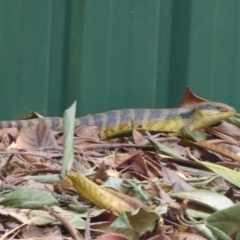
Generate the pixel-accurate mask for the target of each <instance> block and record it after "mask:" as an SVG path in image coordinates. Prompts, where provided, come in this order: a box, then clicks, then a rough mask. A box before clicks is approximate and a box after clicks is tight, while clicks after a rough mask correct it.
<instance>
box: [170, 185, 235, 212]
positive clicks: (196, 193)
mask: <svg viewBox="0 0 240 240" xmlns="http://www.w3.org/2000/svg"><path fill="white" fill-rule="evenodd" d="M170 196H171V197H173V198H178V199H186V198H187V199H188V200H189V201H190V202H195V203H198V204H199V205H200V206H201V205H203V206H207V207H209V208H211V209H213V210H214V211H217V210H222V209H225V208H228V207H231V206H233V205H234V204H233V202H232V201H231V200H230V199H229V198H227V197H226V196H224V195H222V194H219V193H216V192H212V191H209V190H205V189H197V190H193V191H186V192H174V193H170Z"/></svg>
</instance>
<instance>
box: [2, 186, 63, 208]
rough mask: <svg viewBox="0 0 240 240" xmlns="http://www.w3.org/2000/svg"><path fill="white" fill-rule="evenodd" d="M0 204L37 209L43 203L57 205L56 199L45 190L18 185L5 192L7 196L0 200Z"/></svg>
mask: <svg viewBox="0 0 240 240" xmlns="http://www.w3.org/2000/svg"><path fill="white" fill-rule="evenodd" d="M0 204H1V205H4V206H11V207H15V208H16V207H19V208H29V209H39V208H41V207H42V205H43V204H44V205H47V206H54V205H58V201H57V200H56V199H55V198H54V197H53V196H52V194H51V193H49V192H47V191H44V190H39V189H33V188H25V187H19V188H17V189H15V190H14V191H12V192H11V193H9V194H7V196H6V197H5V198H4V199H2V200H1V201H0Z"/></svg>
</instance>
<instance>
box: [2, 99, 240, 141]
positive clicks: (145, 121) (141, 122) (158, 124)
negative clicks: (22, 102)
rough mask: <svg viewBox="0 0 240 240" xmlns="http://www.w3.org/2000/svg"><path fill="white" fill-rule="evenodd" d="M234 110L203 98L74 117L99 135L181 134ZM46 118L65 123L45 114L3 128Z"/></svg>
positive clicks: (53, 125)
mask: <svg viewBox="0 0 240 240" xmlns="http://www.w3.org/2000/svg"><path fill="white" fill-rule="evenodd" d="M234 114H235V110H234V109H233V108H232V107H230V106H228V105H226V104H222V103H214V102H203V103H197V104H195V105H193V106H191V107H188V108H175V109H124V110H113V111H109V112H105V113H99V114H94V115H88V116H85V117H81V118H76V119H75V125H96V126H98V127H99V128H100V138H101V139H106V138H108V137H114V136H118V135H120V134H124V133H129V132H131V131H132V129H133V128H136V129H139V130H147V131H154V132H170V133H172V134H174V135H176V136H181V134H182V129H183V128H184V127H187V128H188V130H189V131H191V132H193V131H196V130H198V129H201V128H204V127H208V126H210V125H213V124H215V123H217V122H219V121H221V120H224V119H227V118H229V117H231V116H233V115H234ZM41 121H44V122H46V124H47V125H48V126H49V127H51V128H52V129H60V128H62V127H63V119H62V118H59V117H44V118H36V119H30V120H17V121H0V128H11V127H15V128H17V129H19V130H21V129H23V128H24V127H30V126H33V125H36V124H37V123H39V122H41Z"/></svg>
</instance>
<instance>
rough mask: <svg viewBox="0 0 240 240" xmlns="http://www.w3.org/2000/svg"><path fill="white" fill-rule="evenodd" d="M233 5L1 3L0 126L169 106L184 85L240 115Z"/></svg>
mask: <svg viewBox="0 0 240 240" xmlns="http://www.w3.org/2000/svg"><path fill="white" fill-rule="evenodd" d="M239 64H240V2H239V1H236V0H209V1H201V0H151V1H147V0H121V1H118V0H99V1H96V0H85V1H84V0H71V1H70V0H41V1H39V0H8V1H6V0H0V83H1V85H0V86H1V88H0V109H1V115H0V119H10V118H18V117H20V116H21V115H24V114H26V113H28V112H29V111H31V110H34V111H38V112H39V113H41V114H44V115H62V113H63V110H64V109H65V108H66V107H68V106H69V105H70V104H71V103H72V102H73V101H74V100H78V115H85V114H87V113H96V112H102V111H106V110H110V109H117V108H130V107H131V108H141V107H142V108H158V107H177V106H179V100H180V98H181V96H182V94H183V91H184V89H185V87H186V86H190V87H191V88H192V90H193V91H195V92H196V93H197V94H199V95H201V96H202V97H204V98H208V99H211V100H213V101H222V102H226V103H229V104H231V105H233V106H234V107H236V108H239V107H240V103H239V98H238V95H239V94H238V89H239V88H240V67H239Z"/></svg>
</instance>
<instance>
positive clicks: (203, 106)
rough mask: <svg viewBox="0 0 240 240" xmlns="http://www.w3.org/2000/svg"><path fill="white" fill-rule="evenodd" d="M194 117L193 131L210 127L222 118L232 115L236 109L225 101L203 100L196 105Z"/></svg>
mask: <svg viewBox="0 0 240 240" xmlns="http://www.w3.org/2000/svg"><path fill="white" fill-rule="evenodd" d="M194 110H195V111H194V117H193V122H192V123H191V128H192V130H193V131H195V130H198V129H199V128H202V127H208V126H210V125H213V124H215V123H217V122H220V121H221V120H224V119H227V118H229V117H232V116H233V115H234V114H235V113H236V111H235V110H234V108H232V107H230V106H228V105H227V104H224V103H216V102H202V103H198V104H196V105H195V106H194Z"/></svg>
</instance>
